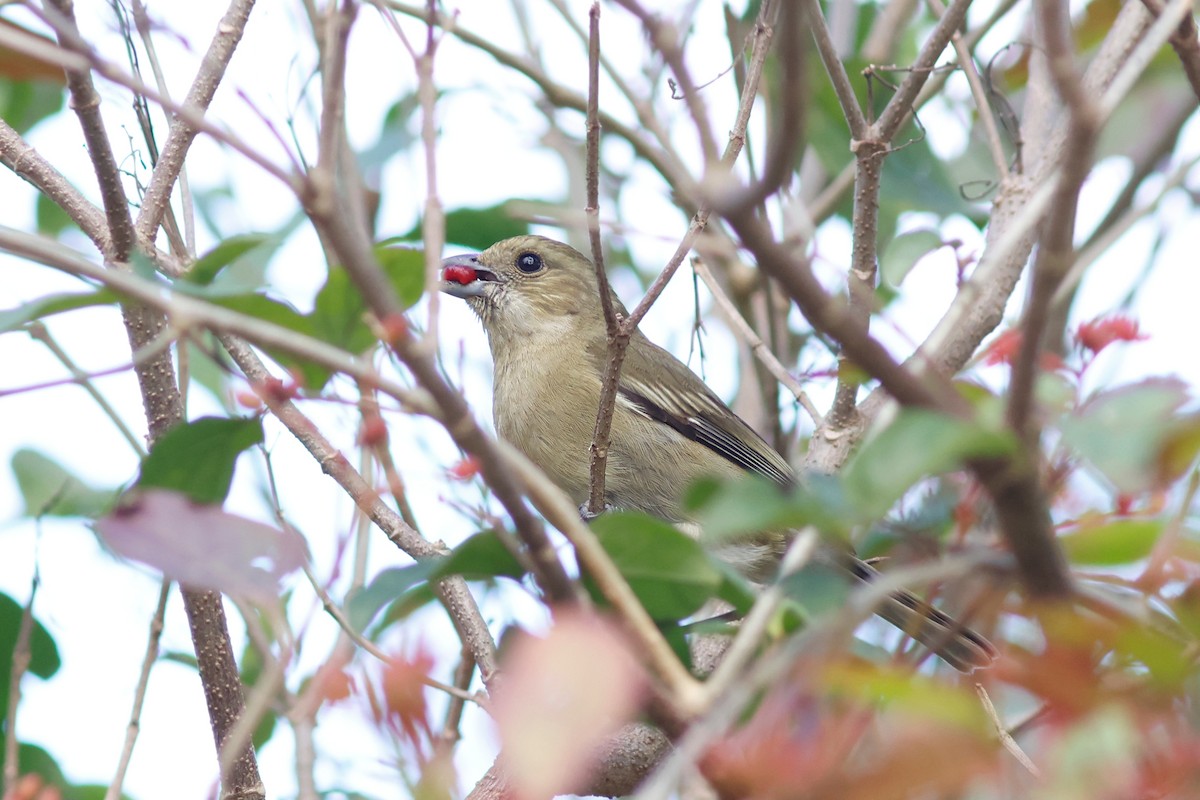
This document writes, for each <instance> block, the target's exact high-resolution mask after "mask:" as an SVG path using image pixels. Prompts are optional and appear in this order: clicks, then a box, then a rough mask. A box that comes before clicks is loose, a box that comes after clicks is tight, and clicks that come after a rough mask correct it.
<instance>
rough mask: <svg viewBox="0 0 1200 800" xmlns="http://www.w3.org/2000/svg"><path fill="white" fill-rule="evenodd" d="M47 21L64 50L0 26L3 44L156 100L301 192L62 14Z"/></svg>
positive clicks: (290, 176)
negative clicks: (108, 54) (102, 50)
mask: <svg viewBox="0 0 1200 800" xmlns="http://www.w3.org/2000/svg"><path fill="white" fill-rule="evenodd" d="M45 11H46V12H51V11H53V9H50V8H47V9H45ZM43 19H44V20H45V21H46V23H47V24H48V25H50V26H51V27H52V28H54V30H55V32H56V33H58V34H59V35H60V37H61V45H62V46H61V47H59V48H55V49H53V50H51V51H50V52H45V46H44V43H43V41H42V40H41V38H40V37H37V36H32V35H30V34H25V33H23V32H21V31H20V29H16V28H12V27H9V26H0V44H3V45H7V46H8V47H11V48H12V49H14V50H16V51H17V52H19V53H25V54H30V55H34V56H35V57H37V58H41V59H42V60H45V61H48V62H49V63H51V64H59V65H61V66H62V67H63V68H64V69H85V68H87V67H89V66H90V67H91V70H92V72H94V73H95V74H97V75H100V76H101V77H103V78H105V79H106V80H109V81H112V82H113V83H115V84H117V85H118V86H124V87H125V88H127V89H129V90H130V91H132V92H133V93H134V94H137V95H142V96H144V97H146V98H148V99H150V100H153V101H154V102H155V103H157V104H158V105H159V106H161V107H162V109H163V110H164V111H166V112H169V113H172V114H174V115H176V116H177V117H179V118H181V119H183V120H184V121H185V122H187V123H188V124H189V125H191V126H193V127H194V128H196V129H197V130H198V131H201V132H203V133H207V134H209V135H210V136H212V137H213V138H214V139H216V140H217V141H219V142H222V143H224V144H226V145H228V146H229V147H231V148H232V149H234V150H236V151H237V152H238V153H239V154H241V155H242V156H244V157H245V158H246V159H247V160H249V161H251V162H252V163H254V164H256V165H258V166H259V167H260V168H261V169H262V170H263V171H264V172H266V173H267V174H268V175H271V176H272V177H274V178H277V179H278V180H279V181H280V182H282V183H283V184H284V185H286V186H287V187H288V188H290V189H292V190H293V191H296V190H298V188H299V185H300V182H299V178H298V177H297V175H296V173H295V171H288V170H287V169H285V168H284V167H281V166H279V165H278V164H276V163H274V162H273V161H271V160H270V159H269V158H267V157H266V156H265V155H263V154H262V152H260V151H259V150H257V149H256V148H254V147H251V146H250V145H249V144H247V143H246V142H245V141H244V140H242V139H241V138H240V137H239V136H237V135H236V134H235V133H233V132H232V131H228V130H225V129H223V128H221V127H220V126H218V125H215V124H213V123H212V122H210V121H208V119H207V118H206V117H205V116H204V115H203V114H202V113H200V112H199V111H197V110H196V109H193V108H190V107H189V106H187V105H186V104H183V103H177V102H175V101H173V100H172V99H171V98H169V97H166V96H164V95H163V94H162V93H161V92H159V91H158V89H156V88H155V87H153V86H150V85H149V84H147V83H145V82H144V81H142V80H139V79H138V78H135V77H134V76H132V75H130V74H129V73H127V72H125V71H124V70H122V69H121V68H120V67H119V66H117V65H116V64H115V63H113V62H111V61H109V60H107V59H105V58H103V57H102V56H100V54H99V53H97V52H96V51H95V50H94V49H93V48H92V47H91V45H89V44H88V43H87V42H86V41H85V40H83V39H82V38H80V37H79V36H78V34H77V33H75V34H72V32H71V30H70V29H67V28H64V23H63V21H62V15H61V14H58V13H57V12H55V13H45V14H43ZM286 155H287V156H288V157H289V158H292V154H291V153H290V152H288V153H286ZM291 166H292V167H293V170H294V169H295V168H296V167H297V165H296V163H295V160H294V158H292V165H291Z"/></svg>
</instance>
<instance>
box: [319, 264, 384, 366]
mask: <svg viewBox="0 0 1200 800" xmlns="http://www.w3.org/2000/svg"><path fill="white" fill-rule="evenodd" d="M366 310H367V307H366V304H365V303H364V302H363V299H362V295H360V294H359V293H358V289H357V288H355V286H354V284H352V283H351V282H350V276H349V275H347V274H346V270H344V269H341V268H339V267H331V268H330V269H329V276H328V277H327V278H326V279H325V285H324V286H322V287H321V290H320V291H319V292H317V298H316V301H315V302H314V303H313V310H312V314H311V315H310V317H309V318H310V319H311V321H312V328H313V335H314V336H316V337H317V338H318V339H320V340H321V341H323V342H328V343H329V344H331V345H333V346H335V347H340V348H342V349H343V350H347V351H349V352H351V353H360V352H362V351H363V350H365V349H367V348H368V347H369V346H370V345H371V343H372V342H374V341H375V336H374V335H373V334H372V333H371V329H370V328H368V327H367V324H366V322H365V321H364V319H363V315H364V314H365V313H366Z"/></svg>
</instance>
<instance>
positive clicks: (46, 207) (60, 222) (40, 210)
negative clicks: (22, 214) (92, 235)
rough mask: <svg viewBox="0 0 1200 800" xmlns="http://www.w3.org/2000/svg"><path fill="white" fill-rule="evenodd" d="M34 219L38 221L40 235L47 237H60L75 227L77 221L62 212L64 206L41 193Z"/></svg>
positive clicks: (38, 197) (35, 204) (35, 208)
mask: <svg viewBox="0 0 1200 800" xmlns="http://www.w3.org/2000/svg"><path fill="white" fill-rule="evenodd" d="M34 217H35V219H36V220H37V229H38V233H42V234H45V235H46V236H58V235H59V234H60V233H62V232H63V231H65V230H67V229H68V228H74V227H75V221H74V220H73V219H71V217H70V215H68V214H67V212H66V211H63V210H62V206H60V205H59V204H58V203H56V202H54V201H53V200H51V199H50V198H49V197H47V196H46V195H44V194H42V193H41V192H39V193H38V196H37V201H36V202H35V203H34Z"/></svg>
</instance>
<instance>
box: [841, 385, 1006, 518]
mask: <svg viewBox="0 0 1200 800" xmlns="http://www.w3.org/2000/svg"><path fill="white" fill-rule="evenodd" d="M1014 447H1015V444H1014V442H1013V439H1012V437H1011V436H1010V435H1009V434H1007V433H1004V432H1000V431H995V430H991V429H988V428H984V427H982V426H980V425H976V424H972V423H970V422H965V421H962V420H957V419H953V418H950V417H946V416H942V415H941V414H936V413H934V412H932V411H926V410H924V409H915V408H905V409H902V410H901V411H900V413H899V414H897V415H896V418H895V419H894V420H893V421H892V423H891V424H890V425H888V426H887V427H886V428H885V429H884V430H882V431H881V432H880V433H879V434H878V435H877V436H875V437H874V438H872V439H869V440H868V441H867V443H866V444H865V445H863V447H862V449H861V450H859V452H858V453H857V454H856V455H855V457H854V459H853V460H852V461H851V462H850V464H849V465H848V466H847V468H846V470H845V486H846V492H847V494H848V495H849V497H850V505H851V506H852V507H854V508H855V509H856V510H858V511H859V513H861V514H863V515H865V516H866V517H877V516H882V515H883V514H884V513H886V512H887V511H888V509H890V508H891V507H892V506H893V505H894V504H895V503H896V501H897V500H899V499H900V498H901V497H902V496H903V495H904V493H905V492H907V491H908V490H909V489H910V488H911V487H912V486H913V485H914V484H915V483H916V482H917V481H919V480H921V479H922V478H924V477H927V476H929V475H937V474H940V473H943V472H948V471H951V470H954V469H957V468H959V467H960V466H961V465H962V463H963V461H964V460H965V459H968V458H973V457H986V456H998V455H1002V454H1005V453H1010V452H1012V451H1013V449H1014Z"/></svg>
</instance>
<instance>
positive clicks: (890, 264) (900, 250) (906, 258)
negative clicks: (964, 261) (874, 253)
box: [879, 228, 942, 286]
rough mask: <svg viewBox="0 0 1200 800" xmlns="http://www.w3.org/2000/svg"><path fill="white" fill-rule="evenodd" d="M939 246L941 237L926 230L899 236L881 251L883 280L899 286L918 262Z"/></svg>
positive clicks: (880, 265)
mask: <svg viewBox="0 0 1200 800" xmlns="http://www.w3.org/2000/svg"><path fill="white" fill-rule="evenodd" d="M941 246H942V237H941V236H940V235H938V233H937V231H933V230H929V229H928V228H922V229H920V230H915V231H909V232H908V233H902V234H900V235H899V236H897V237H896V238H895V239H892V241H891V242H889V243H888V245H887V247H885V248H884V250H883V256H882V258H881V259H880V261H879V269H880V271H881V272H882V273H883V279H884V280H886V281H887V282H888V283H890V284H891V285H892V286H899V285H900V284H901V283H902V282H903V281H904V278H905V277H906V276H907V275H908V273H909V272H911V271H912V268H913V267H915V266H916V265H917V262H918V261H920V260H921V259H922V258H924V257H925V256H926V255H928V254H929V253H932V252H933V251H934V250H937V249H938V248H939V247H941Z"/></svg>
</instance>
